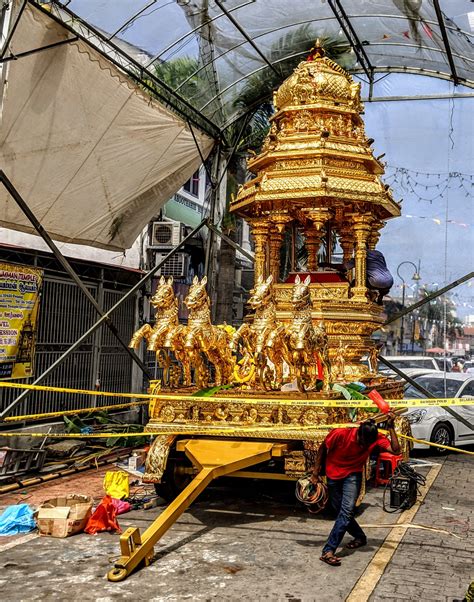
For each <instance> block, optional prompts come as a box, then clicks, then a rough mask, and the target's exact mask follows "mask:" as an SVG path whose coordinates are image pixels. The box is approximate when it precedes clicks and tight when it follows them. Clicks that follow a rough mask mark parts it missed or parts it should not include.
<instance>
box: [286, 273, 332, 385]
mask: <svg viewBox="0 0 474 602" xmlns="http://www.w3.org/2000/svg"><path fill="white" fill-rule="evenodd" d="M310 282H311V278H310V277H309V276H307V277H306V279H305V280H304V281H302V280H301V279H300V277H299V276H298V275H297V276H296V278H295V286H294V288H293V296H292V305H293V319H292V321H291V323H290V324H289V325H288V327H287V330H286V335H287V347H288V351H289V357H290V362H291V372H292V374H294V375H295V376H296V382H297V385H298V389H299V390H300V391H302V392H305V391H310V390H314V389H315V388H316V383H317V380H318V377H319V369H318V366H321V369H322V377H323V391H324V392H327V391H329V390H330V386H329V380H330V376H331V368H330V364H329V357H328V338H327V335H326V331H325V329H324V325H323V323H322V322H320V324H319V325H318V326H317V327H316V328H315V327H314V325H313V321H312V319H311V309H312V302H311V294H310V290H309V284H310Z"/></svg>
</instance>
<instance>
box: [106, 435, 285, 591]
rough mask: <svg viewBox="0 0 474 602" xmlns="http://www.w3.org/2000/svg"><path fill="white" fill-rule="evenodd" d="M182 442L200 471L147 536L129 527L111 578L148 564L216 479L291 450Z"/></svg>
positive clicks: (280, 445) (275, 445)
mask: <svg viewBox="0 0 474 602" xmlns="http://www.w3.org/2000/svg"><path fill="white" fill-rule="evenodd" d="M179 444H180V450H182V451H184V453H185V454H186V456H187V457H188V458H189V459H190V460H191V462H192V463H193V464H194V465H195V466H196V467H197V468H198V470H199V472H198V474H197V475H196V476H195V477H194V479H193V480H192V481H191V483H189V485H188V486H187V487H186V488H185V489H184V490H183V491H182V492H181V493H180V494H179V495H178V496H177V497H176V499H174V500H173V502H171V504H170V505H169V506H168V507H167V508H166V509H165V510H164V511H163V512H162V513H161V514H160V516H159V517H158V518H157V519H156V520H155V521H154V522H153V523H152V524H151V525H150V526H149V527H148V529H147V530H146V531H145V532H144V533H143V536H142V535H141V534H140V530H139V529H138V528H137V527H129V528H128V529H127V530H126V531H125V532H124V533H123V534H122V535H121V536H120V551H121V556H120V558H119V559H118V560H117V562H116V563H115V566H114V568H113V569H111V570H110V571H109V573H108V575H107V578H108V579H109V581H122V580H123V579H126V578H127V577H128V575H130V573H131V572H132V571H133V570H134V569H136V568H137V567H139V566H148V565H149V564H150V563H151V561H152V559H153V555H154V552H153V546H154V545H155V544H156V543H157V542H158V540H159V539H160V538H161V537H162V536H163V535H164V534H165V533H166V531H168V529H169V528H170V527H171V526H172V525H173V524H174V523H175V522H176V520H177V519H178V518H179V517H180V516H181V514H182V513H183V512H184V511H185V510H186V509H187V508H188V507H189V506H190V505H191V504H192V503H193V501H194V500H195V499H196V498H197V497H198V495H199V494H200V493H201V492H202V491H204V489H205V488H206V487H207V485H209V483H210V482H211V481H212V480H213V479H215V478H216V477H222V476H224V475H230V474H232V473H235V472H236V471H239V470H242V469H245V468H248V467H250V466H254V465H255V464H259V463H260V462H265V461H266V460H270V458H271V457H272V456H277V457H281V456H282V455H283V454H284V452H285V450H286V449H287V444H285V443H270V442H261V441H260V442H259V441H233V440H229V439H224V440H220V439H192V440H186V441H180V442H179Z"/></svg>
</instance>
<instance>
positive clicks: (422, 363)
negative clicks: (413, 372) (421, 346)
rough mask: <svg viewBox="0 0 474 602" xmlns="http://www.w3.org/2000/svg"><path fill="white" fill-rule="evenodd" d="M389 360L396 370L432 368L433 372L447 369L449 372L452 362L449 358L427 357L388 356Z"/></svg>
mask: <svg viewBox="0 0 474 602" xmlns="http://www.w3.org/2000/svg"><path fill="white" fill-rule="evenodd" d="M387 359H388V361H389V362H391V363H392V364H393V365H394V366H395V367H396V368H400V370H405V369H406V368H430V369H431V370H441V371H442V372H443V371H444V369H445V368H446V371H447V372H449V371H450V370H451V367H452V362H451V360H450V359H449V358H446V359H445V358H443V357H429V356H426V355H387Z"/></svg>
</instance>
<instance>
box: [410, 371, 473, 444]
mask: <svg viewBox="0 0 474 602" xmlns="http://www.w3.org/2000/svg"><path fill="white" fill-rule="evenodd" d="M414 379H415V380H416V382H418V383H419V384H420V385H422V386H423V387H424V388H425V389H427V390H428V391H429V392H430V393H431V394H432V395H435V396H436V397H438V398H441V397H447V398H449V397H458V398H466V399H472V400H474V375H472V374H460V373H452V372H450V373H447V374H446V375H445V374H444V373H441V372H437V373H432V374H426V375H423V376H417V377H414ZM420 398H423V393H421V392H420V391H418V389H416V388H415V387H414V386H413V385H410V384H407V386H406V387H405V393H404V399H420ZM452 409H453V410H454V411H455V412H457V413H458V414H459V415H460V416H462V417H463V418H464V419H465V420H467V421H468V422H469V423H470V424H472V425H473V426H474V405H472V404H470V405H462V406H453V408H452ZM405 416H406V417H407V418H408V420H409V421H410V424H411V429H412V432H413V436H414V437H415V438H416V439H425V440H426V441H432V442H434V443H439V444H441V445H449V446H455V445H461V446H462V445H469V444H472V443H474V431H473V430H471V429H469V428H468V427H467V426H466V425H465V424H463V423H462V422H461V421H460V420H458V419H457V418H455V417H454V416H452V415H451V414H449V413H448V412H447V411H446V410H445V409H444V408H442V407H440V406H433V407H429V408H412V409H410V410H409V411H408V412H407V413H406V414H405ZM428 447H429V446H427V445H422V444H415V448H419V449H428ZM438 453H442V451H441V450H439V452H438Z"/></svg>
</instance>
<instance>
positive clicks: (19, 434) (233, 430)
mask: <svg viewBox="0 0 474 602" xmlns="http://www.w3.org/2000/svg"><path fill="white" fill-rule="evenodd" d="M167 426H168V425H167ZM177 426H181V429H179V428H177V429H176V430H177V431H180V430H182V431H183V432H178V433H176V434H181V435H189V434H199V435H202V436H204V435H207V436H215V435H227V436H228V435H229V434H233V435H236V436H240V437H241V436H242V435H245V433H246V432H248V433H252V434H255V433H261V434H264V433H266V432H267V433H268V431H271V430H272V428H273V427H274V426H275V425H271V426H268V427H254V428H252V427H243V428H240V429H236V428H235V427H233V428H228V429H222V428H220V427H217V428H216V430H214V429H212V427H210V428H209V427H206V429H205V430H202V431H201V432H199V430H200V429H199V427H197V428H196V429H189V428H188V429H187V428H186V425H177ZM359 426H360V424H359V423H357V422H352V423H346V424H318V425H312V426H299V427H293V426H288V427H285V428H284V429H282V437H281V438H282V439H284V436H283V432H292V431H298V432H301V431H306V432H308V433H309V432H311V431H318V430H332V429H336V428H358V427H359ZM186 430H189V431H191V432H184V431H186ZM379 432H381V433H388V431H386V430H384V429H379ZM163 434H164V433H163V432H162V431H160V430H158V431H156V432H155V431H142V432H139V433H91V434H86V433H62V434H61V433H29V432H24V431H20V432H14V431H5V432H1V431H0V437H35V438H40V439H46V438H47V439H67V438H71V439H108V438H109V437H113V438H116V437H152V436H155V435H163ZM166 434H169V433H168V432H167V433H166ZM397 437H401V438H402V439H407V440H408V441H414V442H415V443H421V444H422V445H429V446H431V447H439V448H441V449H447V450H450V451H453V452H457V453H460V454H467V455H469V456H474V452H472V451H468V450H465V449H459V448H458V447H450V446H449V445H441V444H440V443H433V442H432V441H426V440H425V439H416V438H415V437H410V436H408V435H402V434H401V433H397Z"/></svg>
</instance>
